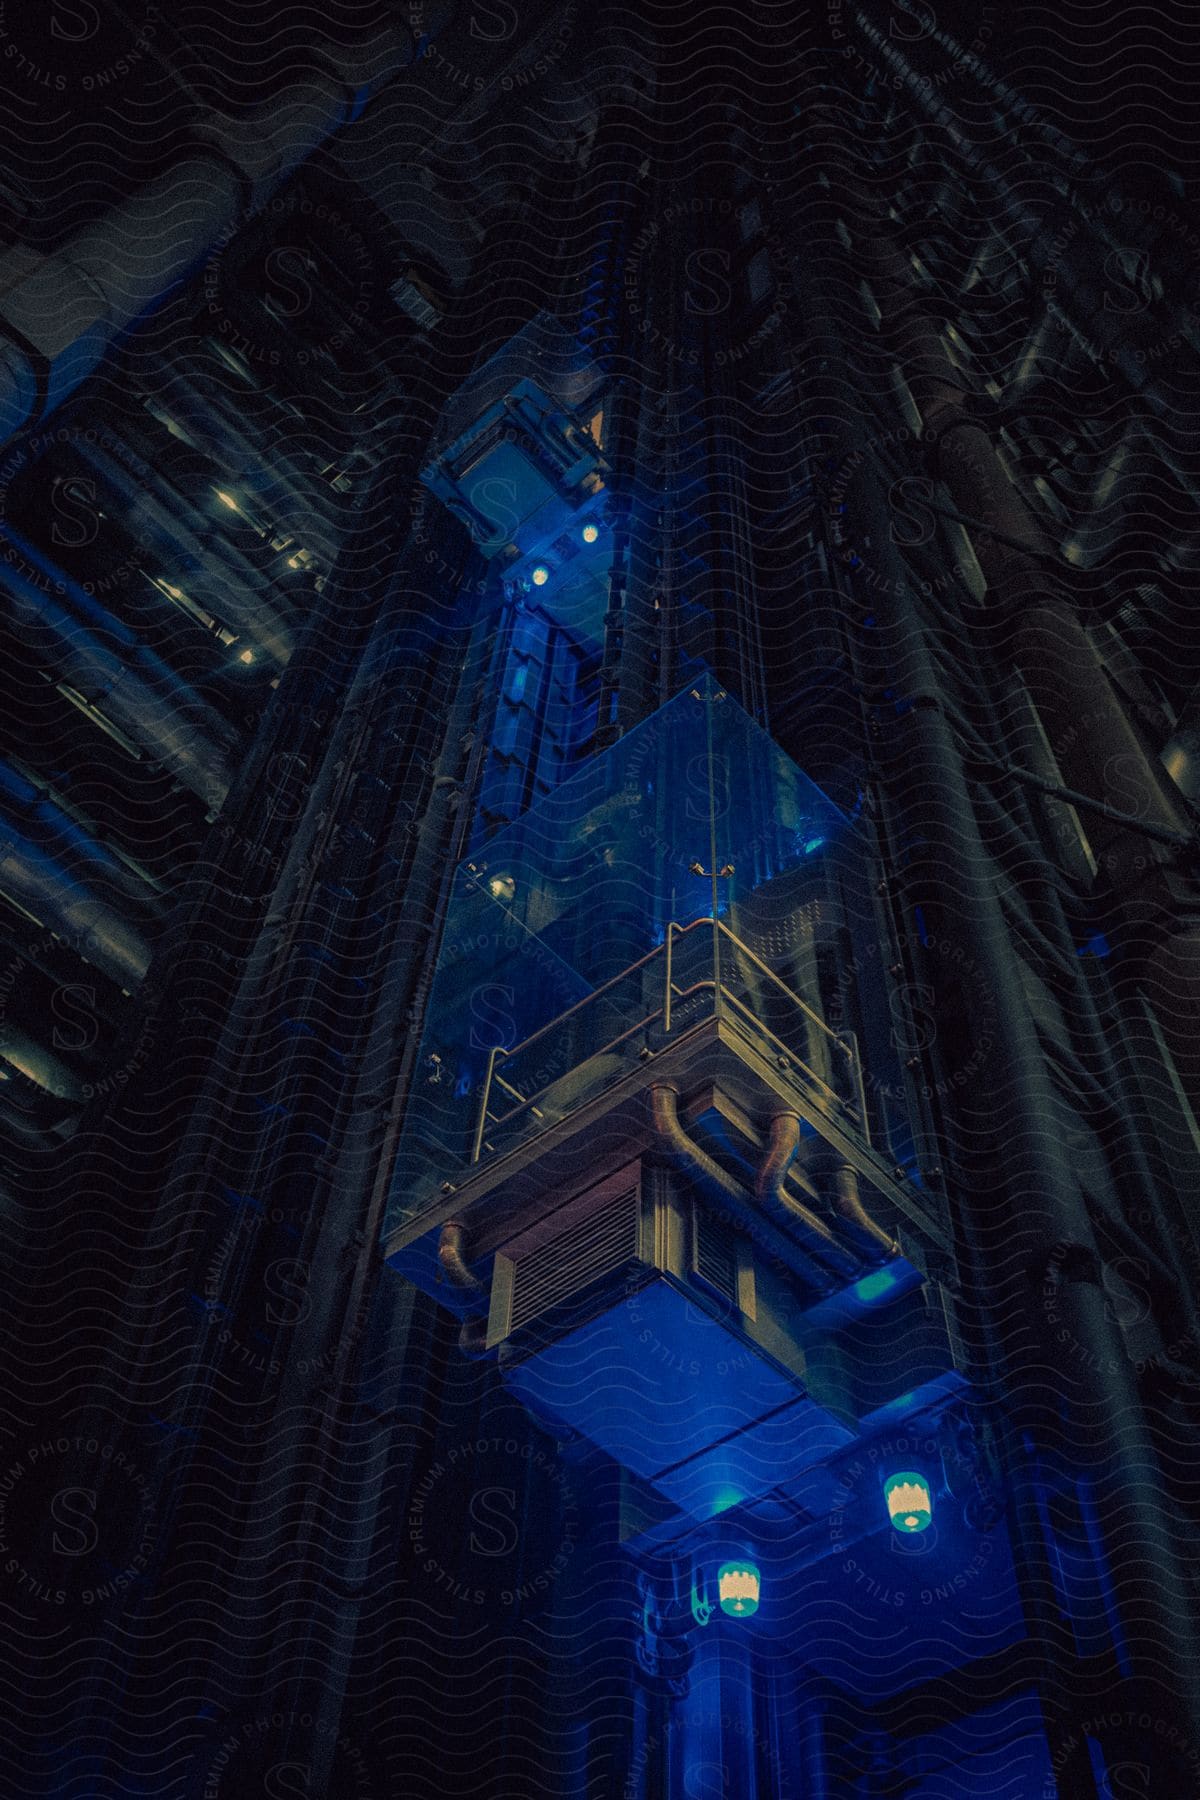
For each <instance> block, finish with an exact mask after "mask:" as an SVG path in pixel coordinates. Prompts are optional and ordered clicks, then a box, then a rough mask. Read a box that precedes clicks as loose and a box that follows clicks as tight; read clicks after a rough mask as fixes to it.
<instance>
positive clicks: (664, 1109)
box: [650, 1082, 859, 1288]
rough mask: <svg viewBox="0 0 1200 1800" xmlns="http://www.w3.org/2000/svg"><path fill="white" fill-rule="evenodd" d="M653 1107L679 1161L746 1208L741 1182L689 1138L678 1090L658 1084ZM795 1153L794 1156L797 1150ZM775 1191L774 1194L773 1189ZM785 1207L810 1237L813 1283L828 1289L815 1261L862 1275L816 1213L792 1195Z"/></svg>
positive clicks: (808, 1254) (769, 1155)
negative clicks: (821, 1259)
mask: <svg viewBox="0 0 1200 1800" xmlns="http://www.w3.org/2000/svg"><path fill="white" fill-rule="evenodd" d="M650 1104H651V1109H652V1114H653V1119H654V1129H655V1131H656V1132H657V1133H658V1135H659V1137H660V1138H661V1139H662V1141H663V1142H664V1143H665V1144H666V1145H667V1147H668V1148H669V1149H670V1150H671V1151H672V1152H673V1153H674V1154H675V1156H676V1157H677V1158H678V1159H679V1161H680V1162H682V1163H683V1164H684V1166H685V1167H686V1168H689V1169H691V1170H692V1172H693V1173H694V1174H696V1175H698V1176H699V1177H700V1178H701V1179H702V1180H703V1181H707V1182H710V1183H711V1184H712V1185H713V1186H715V1187H718V1188H720V1190H721V1192H722V1193H724V1194H727V1195H728V1196H729V1198H730V1199H731V1200H735V1201H737V1202H738V1203H739V1205H740V1206H741V1207H745V1205H746V1203H747V1201H748V1199H749V1196H748V1195H747V1193H746V1190H745V1189H744V1188H743V1186H742V1184H741V1182H740V1181H738V1180H737V1179H736V1178H735V1177H734V1176H733V1175H730V1174H729V1173H728V1172H727V1171H726V1170H725V1169H723V1168H722V1167H721V1165H720V1163H719V1162H717V1161H716V1160H715V1159H714V1158H713V1157H711V1156H710V1155H709V1154H708V1152H707V1150H704V1149H702V1147H701V1146H700V1145H699V1144H697V1143H696V1142H695V1141H694V1139H692V1138H691V1137H689V1136H688V1134H687V1132H686V1131H685V1130H684V1128H683V1123H682V1121H681V1119H680V1117H679V1095H678V1092H677V1091H676V1089H675V1088H673V1087H669V1086H667V1085H666V1083H663V1082H656V1083H655V1085H654V1086H653V1087H652V1088H651V1089H650ZM781 1116H782V1117H783V1118H784V1119H786V1118H788V1117H794V1116H795V1115H794V1114H793V1115H789V1114H783V1115H781ZM798 1124H799V1121H798V1120H797V1125H798ZM792 1154H794V1151H793V1152H792ZM776 1155H777V1157H779V1156H782V1155H783V1151H782V1149H778V1150H777V1152H776ZM771 1161H772V1146H771V1145H770V1144H768V1148H767V1151H766V1156H765V1159H764V1167H769V1166H770V1164H771ZM790 1161H791V1155H788V1156H787V1157H786V1160H784V1161H783V1163H782V1170H781V1172H780V1175H779V1180H780V1181H782V1178H783V1171H786V1168H787V1164H788V1162H790ZM771 1179H772V1180H773V1179H774V1177H773V1176H772V1178H771ZM761 1184H762V1176H761V1174H760V1176H759V1183H758V1186H759V1189H760V1195H759V1197H760V1198H761V1197H762V1187H761ZM771 1191H772V1192H773V1191H774V1190H773V1188H772V1190H771ZM784 1204H785V1206H786V1210H787V1213H788V1215H789V1217H790V1218H791V1219H793V1220H794V1221H796V1222H797V1223H798V1224H800V1225H801V1226H802V1227H803V1228H804V1230H805V1232H806V1234H807V1236H808V1239H809V1242H808V1244H807V1246H806V1249H805V1251H804V1252H803V1254H804V1255H805V1259H806V1263H807V1267H806V1269H805V1274H806V1276H807V1277H808V1278H809V1279H810V1280H812V1281H813V1282H814V1283H815V1284H816V1285H818V1286H820V1287H822V1288H828V1285H829V1278H828V1275H827V1274H826V1272H825V1270H824V1269H823V1268H821V1267H819V1266H818V1264H817V1263H815V1262H813V1261H812V1260H811V1259H812V1258H821V1257H824V1259H825V1261H826V1262H828V1263H831V1264H834V1265H835V1266H836V1267H837V1268H838V1269H839V1270H840V1271H841V1272H842V1273H844V1274H849V1275H853V1274H857V1273H858V1266H859V1265H858V1262H857V1261H856V1259H855V1258H854V1257H853V1256H852V1255H851V1253H850V1252H849V1251H847V1250H843V1248H842V1247H841V1245H840V1244H839V1243H838V1242H837V1240H836V1238H834V1236H833V1233H832V1232H831V1231H830V1230H829V1227H828V1226H827V1225H824V1224H822V1222H821V1220H820V1219H818V1218H817V1216H816V1214H815V1213H811V1212H809V1210H808V1208H807V1207H806V1206H803V1205H801V1203H800V1202H799V1201H797V1200H793V1199H792V1197H791V1196H790V1195H789V1196H788V1197H787V1200H786V1202H785V1203H784ZM790 1248H792V1250H793V1254H794V1253H795V1250H794V1246H790Z"/></svg>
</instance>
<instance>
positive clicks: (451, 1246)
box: [438, 1219, 487, 1294]
mask: <svg viewBox="0 0 1200 1800" xmlns="http://www.w3.org/2000/svg"><path fill="white" fill-rule="evenodd" d="M466 1244H467V1232H466V1227H465V1226H464V1225H461V1224H460V1223H459V1221H458V1220H457V1219H449V1220H447V1222H446V1224H445V1225H443V1226H442V1230H441V1235H440V1236H439V1238H438V1261H439V1263H440V1264H441V1265H442V1273H443V1274H444V1275H445V1277H446V1280H447V1281H448V1282H449V1283H450V1285H451V1286H452V1287H456V1288H458V1289H459V1291H460V1292H462V1293H466V1294H484V1293H486V1292H487V1283H486V1282H485V1281H481V1280H480V1278H479V1276H478V1275H476V1274H475V1272H474V1270H473V1269H472V1268H471V1267H470V1265H469V1264H468V1262H467V1257H466Z"/></svg>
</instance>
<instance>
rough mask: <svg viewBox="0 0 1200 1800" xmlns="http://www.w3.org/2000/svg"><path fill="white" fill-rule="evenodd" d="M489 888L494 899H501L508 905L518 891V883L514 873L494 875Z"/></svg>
mask: <svg viewBox="0 0 1200 1800" xmlns="http://www.w3.org/2000/svg"><path fill="white" fill-rule="evenodd" d="M487 888H488V893H489V894H490V895H491V896H492V899H493V900H499V901H501V902H502V903H503V904H504V905H505V906H507V904H508V902H509V901H510V900H511V899H512V898H513V896H514V894H515V893H516V891H517V883H516V880H515V878H514V877H513V876H512V875H492V876H491V877H490V878H489V880H488V884H487Z"/></svg>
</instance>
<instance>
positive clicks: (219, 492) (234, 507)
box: [215, 488, 242, 512]
mask: <svg viewBox="0 0 1200 1800" xmlns="http://www.w3.org/2000/svg"><path fill="white" fill-rule="evenodd" d="M215 492H216V496H217V499H218V500H220V501H221V503H222V505H224V506H227V507H228V508H229V510H230V512H241V510H242V509H241V507H240V506H239V505H238V503H237V501H236V500H235V499H234V497H233V495H232V494H227V493H226V492H225V489H224V488H217V489H215Z"/></svg>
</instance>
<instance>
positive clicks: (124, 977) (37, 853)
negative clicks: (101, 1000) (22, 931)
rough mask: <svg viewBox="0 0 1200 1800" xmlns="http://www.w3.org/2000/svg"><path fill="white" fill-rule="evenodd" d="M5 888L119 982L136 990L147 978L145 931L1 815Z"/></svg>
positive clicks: (1, 882) (0, 874)
mask: <svg viewBox="0 0 1200 1800" xmlns="http://www.w3.org/2000/svg"><path fill="white" fill-rule="evenodd" d="M0 889H2V890H3V892H4V893H5V894H6V895H7V896H8V898H9V899H10V900H14V901H15V902H16V903H17V905H18V906H19V907H21V908H22V910H23V911H25V912H28V913H29V914H31V916H32V917H34V918H35V919H37V920H38V921H39V923H41V924H44V925H46V926H48V927H50V928H51V929H52V930H54V931H56V932H57V933H58V934H59V936H61V937H63V938H65V939H66V940H67V941H68V942H69V943H70V944H72V945H73V947H74V948H75V949H76V950H77V951H78V953H79V955H80V956H82V957H83V958H84V959H85V961H87V962H90V963H94V964H95V966H96V968H98V969H102V970H103V971H104V973H105V974H106V975H110V976H111V977H112V979H113V980H114V981H115V982H116V983H117V984H118V986H120V987H122V988H128V989H133V988H136V987H137V986H138V985H139V984H140V982H141V981H142V980H143V978H144V976H145V974H146V970H147V969H148V968H149V966H150V949H149V946H148V945H147V943H146V941H145V939H144V938H143V937H142V936H141V934H140V933H139V932H138V931H136V930H135V929H134V927H133V926H131V925H130V924H129V923H128V921H127V920H125V919H123V918H122V917H121V916H120V914H119V913H116V912H114V911H113V909H112V907H111V906H106V905H105V904H104V902H103V901H102V900H101V899H99V898H98V896H97V895H96V894H95V893H93V892H92V891H91V890H90V889H89V888H86V887H84V886H83V884H82V883H81V882H80V881H79V880H78V878H77V877H75V876H73V875H72V874H71V872H70V870H69V869H68V868H66V867H65V866H64V865H63V864H62V863H61V862H59V861H57V860H56V859H55V858H54V857H52V856H50V855H49V854H48V853H47V852H46V851H45V850H43V849H41V848H39V846H38V845H36V844H33V843H31V842H30V841H29V839H28V838H26V837H25V836H24V835H23V834H22V833H21V832H20V831H18V830H17V829H14V828H13V827H11V826H10V825H9V824H8V823H7V822H6V821H2V820H0Z"/></svg>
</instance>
